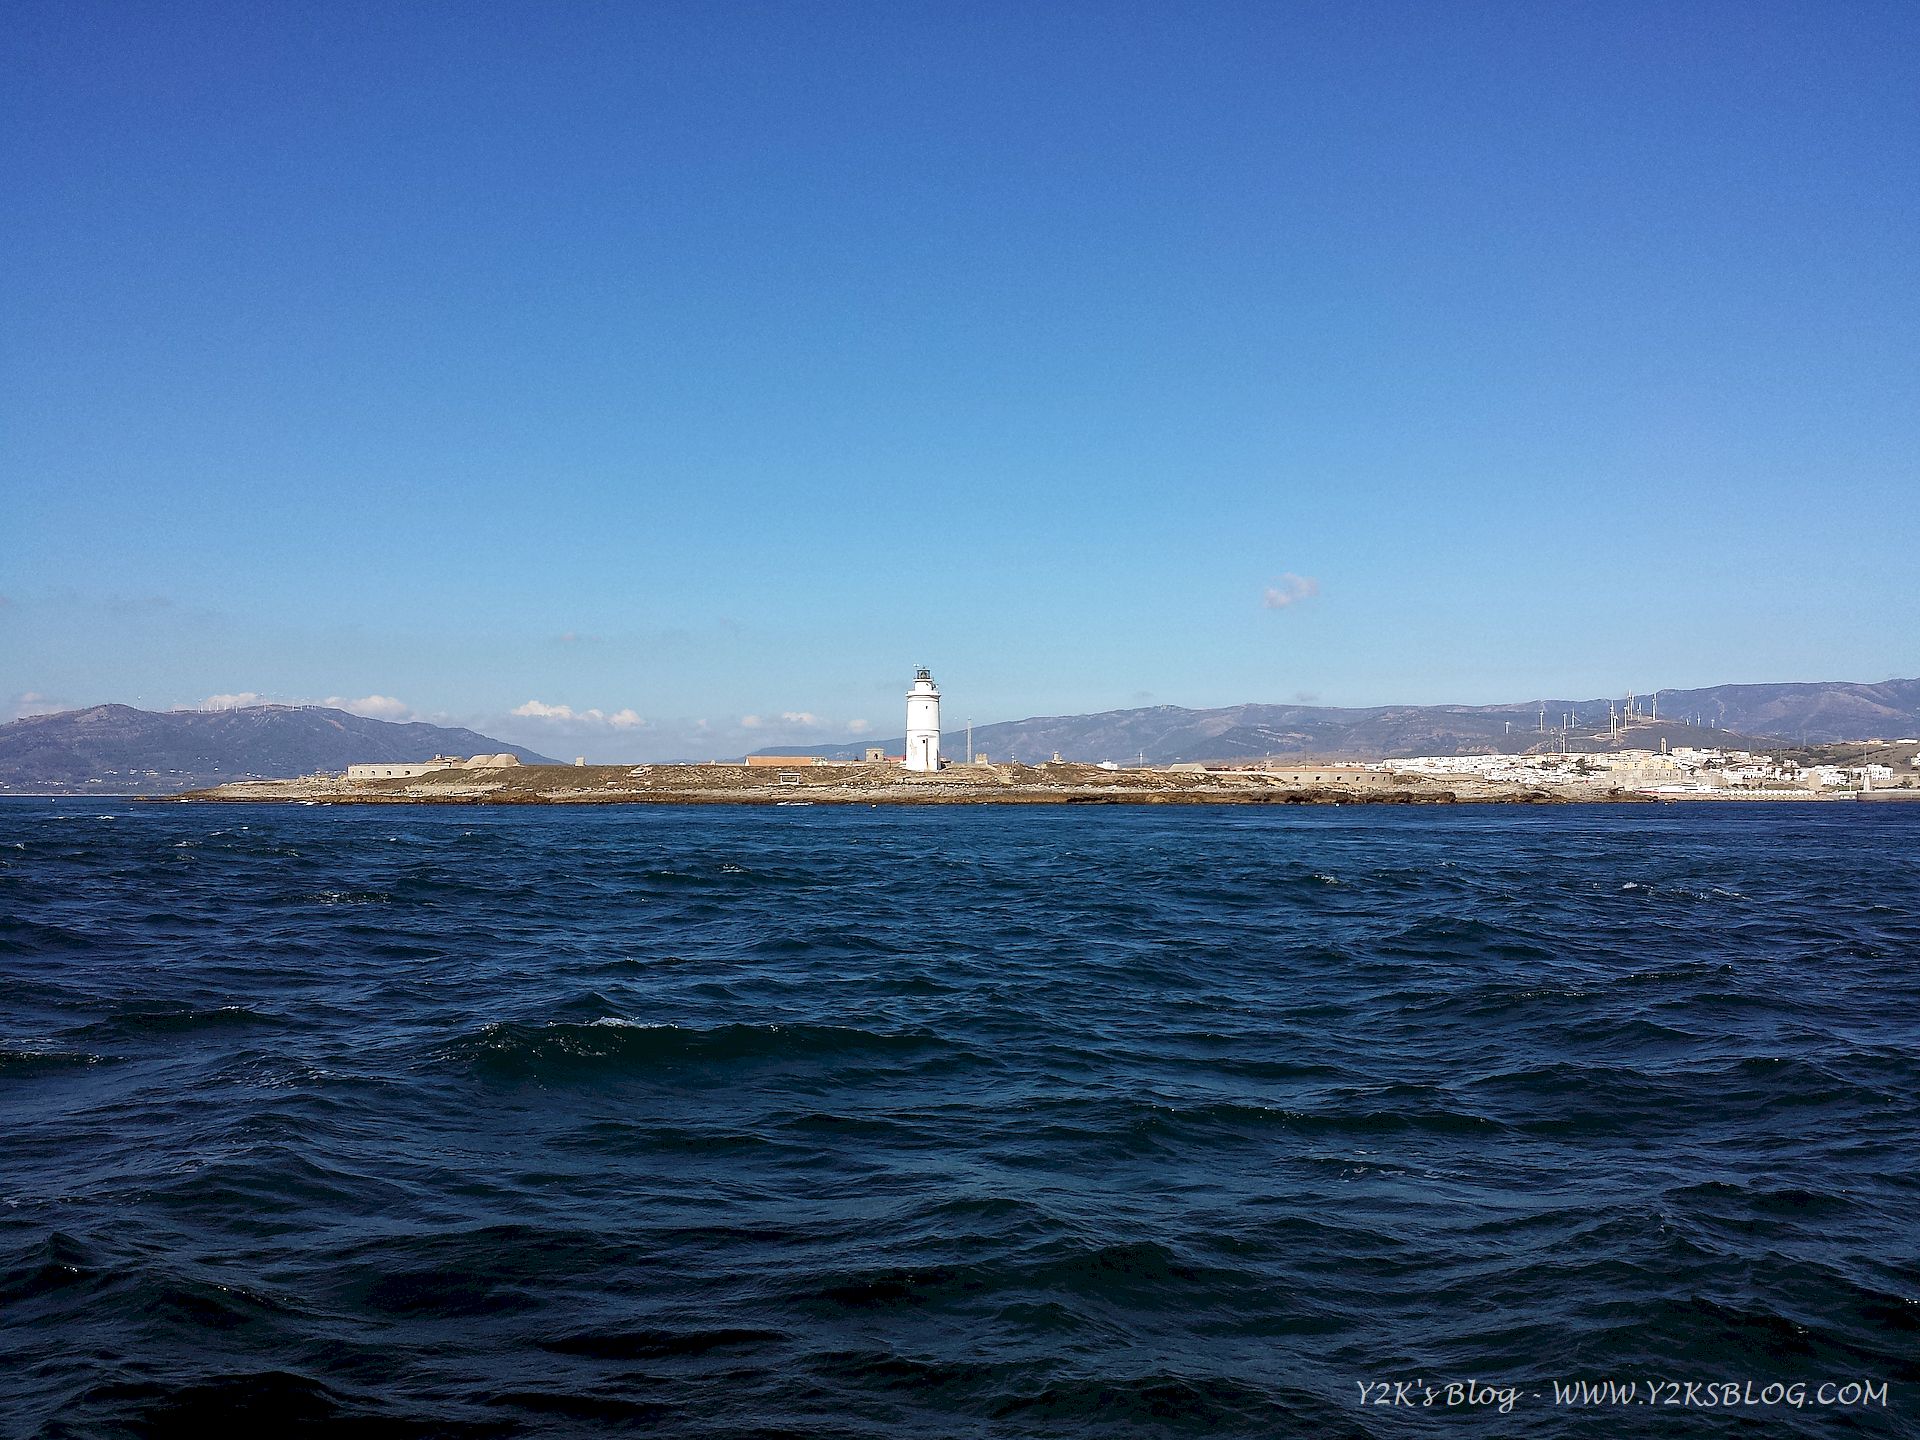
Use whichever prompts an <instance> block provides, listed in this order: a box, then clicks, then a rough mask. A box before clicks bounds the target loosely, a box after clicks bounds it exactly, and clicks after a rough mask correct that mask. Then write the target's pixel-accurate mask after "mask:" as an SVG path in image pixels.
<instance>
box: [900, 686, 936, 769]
mask: <svg viewBox="0 0 1920 1440" xmlns="http://www.w3.org/2000/svg"><path fill="white" fill-rule="evenodd" d="M939 768H940V688H939V687H938V686H937V685H935V684H934V683H933V675H932V673H931V672H929V671H928V669H927V667H926V666H924V665H922V666H921V667H920V668H919V669H918V670H916V671H914V672H913V688H912V689H911V690H909V691H907V769H909V770H938V769H939Z"/></svg>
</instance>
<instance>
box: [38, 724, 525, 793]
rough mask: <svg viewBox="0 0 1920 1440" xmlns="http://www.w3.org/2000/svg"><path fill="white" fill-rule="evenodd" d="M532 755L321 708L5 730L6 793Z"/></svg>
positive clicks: (142, 786) (176, 784) (478, 738)
mask: <svg viewBox="0 0 1920 1440" xmlns="http://www.w3.org/2000/svg"><path fill="white" fill-rule="evenodd" d="M501 753H509V754H513V755H517V756H519V758H520V759H521V760H522V761H523V762H525V763H527V764H541V765H551V764H554V763H555V762H554V761H552V760H549V759H548V758H547V757H545V756H543V755H538V754H535V753H534V752H533V751H531V750H525V749H522V748H521V747H520V746H517V745H509V744H507V743H506V742H505V741H502V740H494V739H490V738H489V737H487V736H485V735H481V734H478V733H476V732H475V731H472V730H463V729H456V728H449V727H447V726H444V725H423V724H419V723H413V724H405V725H401V724H395V723H394V722H393V721H390V720H369V719H367V718H366V717H365V716H361V715H349V714H348V713H347V712H346V711H344V710H330V709H327V708H326V707H324V706H319V705H251V706H247V707H246V708H244V709H239V710H166V711H152V710H136V709H134V708H133V707H132V706H131V705H95V706H93V707H92V708H90V709H87V710H67V711H63V712H62V713H60V714H58V715H35V716H32V717H30V718H28V719H25V720H15V721H13V722H12V723H11V724H8V725H0V794H5V793H8V792H12V793H15V794H18V793H21V792H27V793H42V794H44V793H63V794H73V793H79V794H103V795H115V794H156V793H165V792H169V791H174V790H184V789H189V788H193V787H198V786H204V785H218V784H221V783H223V782H225V781H228V780H240V779H245V778H247V777H250V776H252V777H258V778H260V779H274V778H279V779H292V778H294V777H296V776H300V775H311V774H312V773H314V772H315V771H316V770H344V769H346V768H347V766H349V765H356V764H360V763H362V762H372V761H388V762H392V763H398V762H404V761H410V760H430V759H432V758H433V757H434V756H435V755H477V754H489V755H498V754H501Z"/></svg>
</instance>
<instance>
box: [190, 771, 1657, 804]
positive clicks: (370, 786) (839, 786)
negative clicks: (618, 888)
mask: <svg viewBox="0 0 1920 1440" xmlns="http://www.w3.org/2000/svg"><path fill="white" fill-rule="evenodd" d="M166 798H168V799H172V800H195V801H198V800H211V801H279V802H283V803H300V804H317V805H382V804H401V805H419V804H444V805H629V804H671V805H806V804H821V805H969V804H972V805H978V804H999V805H1064V804H1111V805H1128V804H1131V805H1272V804H1304V805H1316V804H1317V805H1352V804H1398V805H1447V804H1454V803H1458V802H1461V801H1493V802H1504V803H1511V804H1553V803H1564V802H1566V801H1569V800H1582V801H1594V800H1619V801H1626V800H1641V799H1645V798H1646V797H1644V796H1640V795H1635V794H1633V793H1632V792H1630V791H1625V790H1598V789H1595V790H1591V791H1588V790H1582V791H1580V792H1579V793H1576V794H1561V793H1556V792H1555V791H1551V790H1547V789H1544V788H1542V787H1539V786H1528V785H1517V784H1510V783H1503V782H1497V781H1485V780H1478V779H1473V778H1469V777H1444V778H1430V777H1425V776H1412V775H1394V776H1386V775H1380V776H1378V777H1377V779H1375V780H1372V781H1369V782H1367V783H1359V782H1357V781H1353V780H1340V779H1332V778H1330V779H1329V780H1327V781H1326V782H1323V783H1317V784H1316V783H1312V782H1303V781H1302V780H1301V779H1300V778H1299V776H1298V774H1297V772H1296V773H1289V774H1285V775H1275V774H1268V773H1264V772H1262V771H1258V770H1231V771H1175V770H1163V769H1144V768H1142V769H1124V770H1106V769H1102V768H1101V767H1099V766H1097V765H1074V764H1057V765H953V766H949V767H948V768H947V769H945V770H941V771H937V772H934V773H929V774H915V773H913V772H910V771H906V770H902V769H901V768H900V767H899V766H898V765H891V764H874V765H811V764H797V765H795V766H794V768H792V769H790V770H783V769H775V768H772V767H767V766H752V767H749V766H746V765H638V766H635V765H519V766H514V767H512V768H510V769H498V770H482V771H473V770H467V769H459V770H444V771H436V772H433V773H430V774H427V775H419V776H411V777H404V778H397V779H384V780H347V779H344V778H336V777H322V776H309V777H306V778H303V779H299V780H247V781H237V782H234V783H231V784H227V785H220V786H216V787H214V788H212V789H205V790H190V791H187V792H185V793H183V794H180V795H175V796H169V797H166Z"/></svg>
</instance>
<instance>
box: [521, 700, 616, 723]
mask: <svg viewBox="0 0 1920 1440" xmlns="http://www.w3.org/2000/svg"><path fill="white" fill-rule="evenodd" d="M511 713H512V714H514V715H518V716H519V717H520V718H521V719H523V720H546V721H549V722H551V723H552V724H555V725H560V726H573V727H574V728H576V729H578V728H582V727H585V728H588V729H592V728H596V727H603V726H604V727H606V728H609V729H613V730H638V729H639V728H640V727H641V726H643V725H645V724H646V723H647V721H646V717H645V716H643V715H642V714H641V713H640V712H639V711H638V710H635V709H632V708H631V707H629V708H627V709H624V710H616V711H614V712H613V713H612V714H611V715H609V714H608V713H607V712H606V711H604V710H602V709H600V708H599V707H597V706H594V707H591V708H589V709H586V710H576V709H574V708H573V707H572V706H571V705H549V704H547V702H546V701H544V700H529V701H527V703H526V704H524V705H516V706H515V707H514V708H513V710H512V711H511Z"/></svg>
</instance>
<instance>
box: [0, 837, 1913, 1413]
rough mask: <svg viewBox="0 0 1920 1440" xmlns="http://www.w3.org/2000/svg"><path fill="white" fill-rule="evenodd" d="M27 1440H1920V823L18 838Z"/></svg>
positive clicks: (18, 1404) (17, 1285)
mask: <svg viewBox="0 0 1920 1440" xmlns="http://www.w3.org/2000/svg"><path fill="white" fill-rule="evenodd" d="M0 1427H4V1431H3V1432H0V1433H5V1434H7V1435H20V1436H121V1435H128V1436H156V1435H181V1436H204V1435H207V1434H216V1433H223V1431H224V1432H225V1433H236V1434H249V1435H265V1436H269V1437H278V1436H281V1435H289V1436H291V1435H312V1434H339V1435H354V1436H358V1435H367V1436H375V1437H440V1436H446V1437H466V1436H475V1437H479V1436H523V1435H524V1436H576V1435H577V1436H600V1435H610V1434H647V1435H663V1436H704V1437H748V1436H754V1437H775V1436H821V1437H827V1436H832V1437H865V1436H888V1437H892V1436H979V1437H1000V1436H1007V1437H1028V1436H1059V1437H1091V1436H1114V1437H1119V1436H1126V1437H1134V1436H1147V1437H1158V1436H1165V1437H1176V1436H1177V1437H1185V1436H1207V1437H1237V1436H1246V1437H1275V1436H1296V1435H1297V1436H1312V1437H1321V1436H1329V1437H1342V1436H1392V1437H1407V1436H1428V1435H1453V1434H1471V1435H1476V1436H1478V1435H1524V1436H1549V1437H1553V1436H1616V1435H1635V1436H1637V1435H1661V1436H1697V1435H1723V1434H1724V1435H1756V1434H1764V1435H1809V1436H1826V1435H1836V1434H1849V1435H1850V1434H1860V1435H1881V1436H1913V1435H1916V1434H1920V806H1901V805H1897V804H1886V805H1869V804H1845V803H1826V804H1804V805H1798V804H1753V805H1735V804H1723V805H1715V804H1704V803H1697V804H1686V805H1679V804H1667V805H1655V804H1648V805H1612V806H1579V805H1566V806H1558V805H1556V806H1538V807H1530V806H1497V805H1489V806H1475V805H1458V806H1446V807H1411V806H1379V807H1369V806H1353V805H1348V806H1339V807H1295V806H1274V807H1261V808H1251V807H1202V806H1196V807H1166V808H1163V807H1131V806H1019V807H997V806H950V807H930V808H878V809H874V808H865V807H862V808H841V807H835V806H829V805H813V806H806V805H791V806H780V807H764V808H746V807H740V808H734V807H714V806H706V807H669V806H631V807H614V806H607V807H601V806H594V807H576V808H567V807H552V808H533V807H514V808H499V809H489V808H484V807H466V806H461V807H454V806H448V807H431V806H421V807H392V806H383V807H339V808H333V807H303V806H266V805H259V806H253V805H234V804H226V805H207V804H199V805H196V804H151V803H138V802H131V801H114V800H100V799H53V800H49V799H10V800H6V801H3V802H0Z"/></svg>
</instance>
